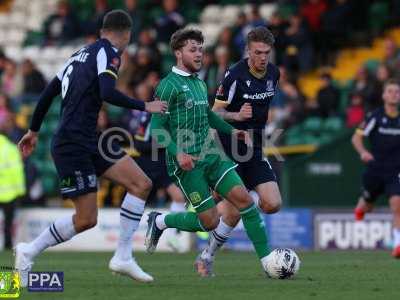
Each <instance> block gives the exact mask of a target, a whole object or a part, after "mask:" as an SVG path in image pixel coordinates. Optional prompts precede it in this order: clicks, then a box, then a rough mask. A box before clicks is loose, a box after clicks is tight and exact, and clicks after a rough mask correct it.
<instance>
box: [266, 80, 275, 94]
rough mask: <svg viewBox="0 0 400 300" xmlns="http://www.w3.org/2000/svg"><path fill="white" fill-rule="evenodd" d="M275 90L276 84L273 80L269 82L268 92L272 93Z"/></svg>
mask: <svg viewBox="0 0 400 300" xmlns="http://www.w3.org/2000/svg"><path fill="white" fill-rule="evenodd" d="M273 90H274V83H273V82H272V80H267V91H268V92H271V91H273Z"/></svg>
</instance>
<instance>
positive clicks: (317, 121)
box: [303, 117, 322, 133]
mask: <svg viewBox="0 0 400 300" xmlns="http://www.w3.org/2000/svg"><path fill="white" fill-rule="evenodd" d="M321 126H322V120H321V118H318V117H309V118H307V119H306V120H305V121H304V123H303V130H304V131H306V132H309V133H318V132H319V131H320V130H321Z"/></svg>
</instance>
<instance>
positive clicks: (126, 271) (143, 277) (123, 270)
mask: <svg viewBox="0 0 400 300" xmlns="http://www.w3.org/2000/svg"><path fill="white" fill-rule="evenodd" d="M108 267H109V268H110V270H111V272H112V273H113V274H120V275H124V276H128V277H131V278H132V279H134V280H137V281H140V282H153V281H154V279H153V277H152V276H151V275H149V274H147V273H146V272H144V271H143V270H142V268H141V267H140V266H139V265H138V264H137V263H136V260H135V259H134V258H132V259H130V260H120V259H119V258H118V257H116V256H113V258H111V260H110V263H109V264H108Z"/></svg>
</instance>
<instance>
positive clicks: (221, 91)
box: [216, 84, 224, 96]
mask: <svg viewBox="0 0 400 300" xmlns="http://www.w3.org/2000/svg"><path fill="white" fill-rule="evenodd" d="M216 94H217V96H223V95H224V87H223V86H222V84H221V85H220V86H219V88H218V90H217V93H216Z"/></svg>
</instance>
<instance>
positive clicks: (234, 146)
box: [98, 127, 284, 163]
mask: <svg viewBox="0 0 400 300" xmlns="http://www.w3.org/2000/svg"><path fill="white" fill-rule="evenodd" d="M148 131H149V130H148ZM246 134H247V135H248V138H249V140H250V143H249V144H247V145H246V144H245V143H244V140H243V139H238V137H237V136H236V135H227V137H228V141H227V139H226V138H224V140H223V141H222V140H221V138H220V137H219V135H218V134H217V133H216V131H215V130H209V132H208V134H207V135H206V136H205V137H202V138H199V133H198V132H196V131H193V130H189V129H182V130H176V131H175V132H174V135H173V136H171V133H170V132H169V131H168V130H164V129H154V130H152V135H150V132H146V134H145V135H144V136H141V137H140V142H145V143H149V144H150V145H151V147H150V148H151V149H150V151H151V160H152V161H158V160H159V159H160V158H159V155H160V150H161V149H163V148H168V147H169V146H170V145H171V143H174V144H175V145H174V146H175V147H176V149H177V152H178V153H179V152H184V153H190V152H191V153H193V152H196V155H197V156H198V157H199V159H200V160H201V159H204V158H205V157H206V156H207V155H209V154H216V155H219V156H220V157H221V160H229V159H230V158H229V157H228V156H227V155H226V153H225V152H224V151H223V149H224V148H225V149H229V150H230V151H229V156H230V157H231V158H232V159H233V160H235V161H236V162H239V163H241V162H246V161H249V160H250V159H252V157H253V156H254V153H255V151H258V150H259V149H260V148H261V149H265V148H268V150H269V153H270V154H271V155H272V156H274V158H275V159H276V160H277V161H280V162H283V161H284V157H283V156H282V155H281V154H280V152H279V147H278V146H277V145H278V143H279V140H280V138H281V136H282V134H283V129H275V130H273V131H272V132H269V133H267V132H266V131H265V130H252V129H249V130H246ZM152 136H155V137H157V141H156V139H154V138H152ZM199 141H200V142H199ZM123 149H136V147H135V140H134V138H133V136H132V134H131V133H130V132H129V131H127V130H126V129H124V128H121V127H111V128H108V129H107V130H105V131H103V132H102V133H101V135H100V137H99V140H98V150H99V153H100V155H101V156H102V158H103V159H105V160H107V161H109V162H112V163H115V162H116V161H118V160H119V159H120V158H121V156H122V155H124V153H125V152H124V150H123Z"/></svg>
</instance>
